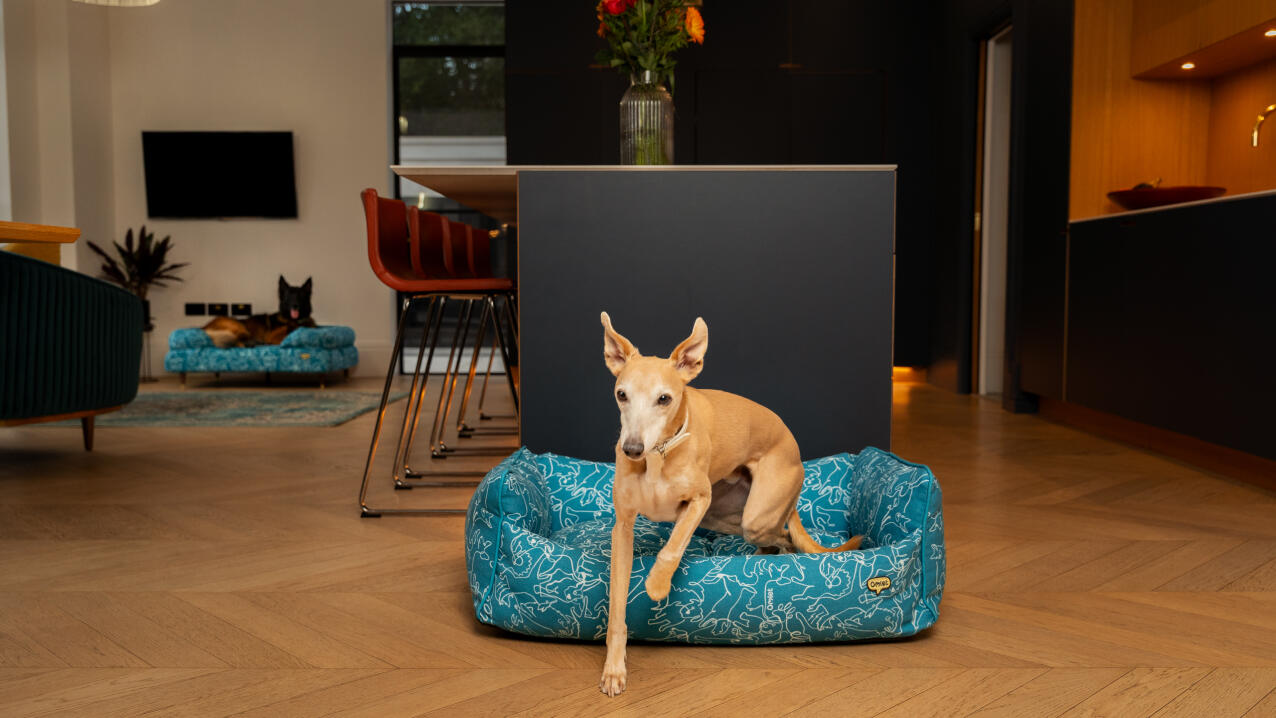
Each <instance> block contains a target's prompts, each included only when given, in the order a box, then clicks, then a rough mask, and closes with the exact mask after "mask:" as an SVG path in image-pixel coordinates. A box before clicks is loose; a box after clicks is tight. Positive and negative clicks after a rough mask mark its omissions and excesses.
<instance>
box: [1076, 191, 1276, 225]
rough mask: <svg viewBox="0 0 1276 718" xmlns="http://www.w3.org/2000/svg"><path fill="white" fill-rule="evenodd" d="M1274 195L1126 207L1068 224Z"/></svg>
mask: <svg viewBox="0 0 1276 718" xmlns="http://www.w3.org/2000/svg"><path fill="white" fill-rule="evenodd" d="M1272 195H1276V189H1263V190H1258V191H1256V192H1242V193H1241V194H1225V195H1223V196H1221V197H1211V198H1210V199H1198V200H1194V201H1191V202H1177V203H1175V204H1163V205H1161V206H1159V207H1144V208H1143V209H1127V210H1123V211H1121V212H1110V213H1108V214H1096V215H1094V216H1091V217H1074V218H1069V219H1068V224H1079V223H1081V222H1095V221H1098V220H1103V219H1125V218H1127V217H1135V216H1138V215H1140V214H1151V213H1153V212H1169V211H1172V210H1176V209H1186V208H1188V207H1200V206H1201V205H1206V204H1222V203H1224V202H1232V201H1235V200H1242V199H1255V198H1257V197H1270V196H1272Z"/></svg>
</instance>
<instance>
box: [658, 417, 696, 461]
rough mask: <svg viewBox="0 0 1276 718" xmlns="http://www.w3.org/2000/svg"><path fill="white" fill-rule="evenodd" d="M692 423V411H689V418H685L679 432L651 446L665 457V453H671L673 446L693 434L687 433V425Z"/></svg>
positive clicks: (661, 456)
mask: <svg viewBox="0 0 1276 718" xmlns="http://www.w3.org/2000/svg"><path fill="white" fill-rule="evenodd" d="M690 423H691V412H690V411H688V412H687V418H686V419H683V421H682V428H680V429H678V433H676V434H674V435H673V436H671V437H669V438H668V439H665V440H664V441H662V442H660V443H659V444H656V445H655V446H653V447H651V448H652V450H654V451H655V452H656V453H657V454H660V458H662V459H663V458H664V457H665V454H667V453H669V451H670V450H671V449H673V447H675V446H677V445H678V444H681V443H682V442H684V441H686V439H687V437H688V436H691V434H688V433H687V425H689V424H690Z"/></svg>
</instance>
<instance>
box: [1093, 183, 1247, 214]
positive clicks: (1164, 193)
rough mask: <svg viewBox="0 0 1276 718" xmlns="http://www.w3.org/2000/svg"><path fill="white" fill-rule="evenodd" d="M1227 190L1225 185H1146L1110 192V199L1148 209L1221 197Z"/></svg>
mask: <svg viewBox="0 0 1276 718" xmlns="http://www.w3.org/2000/svg"><path fill="white" fill-rule="evenodd" d="M1226 192H1227V190H1226V189H1225V188H1223V187H1204V186H1197V185H1181V186H1178V187H1144V188H1139V189H1119V190H1116V191H1115V192H1109V193H1108V199H1110V200H1112V201H1113V202H1116V203H1117V204H1119V205H1121V206H1122V207H1124V208H1125V209H1146V208H1148V207H1161V206H1163V205H1167V204H1178V203H1180V202H1195V201H1197V200H1202V199H1214V198H1215V197H1221V196H1223V194H1224V193H1226Z"/></svg>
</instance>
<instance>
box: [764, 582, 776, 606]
mask: <svg viewBox="0 0 1276 718" xmlns="http://www.w3.org/2000/svg"><path fill="white" fill-rule="evenodd" d="M774 607H775V589H773V588H770V587H768V588H767V590H766V610H768V611H770V610H771V609H772V608H774Z"/></svg>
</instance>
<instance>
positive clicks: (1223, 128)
mask: <svg viewBox="0 0 1276 718" xmlns="http://www.w3.org/2000/svg"><path fill="white" fill-rule="evenodd" d="M1213 85H1214V89H1213V95H1214V98H1213V106H1212V108H1211V111H1210V130H1209V149H1208V160H1207V164H1206V172H1205V178H1206V181H1207V182H1208V183H1209V184H1216V185H1219V186H1221V187H1226V188H1227V193H1228V194H1240V193H1243V192H1256V191H1258V190H1267V189H1273V188H1276V113H1273V114H1272V116H1270V117H1268V119H1267V122H1264V123H1263V126H1262V128H1261V129H1260V130H1259V133H1258V147H1253V146H1252V145H1251V144H1250V132H1251V130H1253V128H1254V120H1255V118H1256V117H1257V115H1258V113H1259V112H1260V111H1261V110H1262V109H1263V108H1264V107H1266V106H1268V105H1270V104H1273V103H1276V60H1271V61H1268V62H1265V63H1263V64H1261V65H1255V66H1253V67H1250V68H1247V69H1245V70H1242V71H1240V72H1236V73H1232V74H1230V75H1226V76H1224V77H1220V78H1218V79H1216V80H1214V83H1213Z"/></svg>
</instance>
